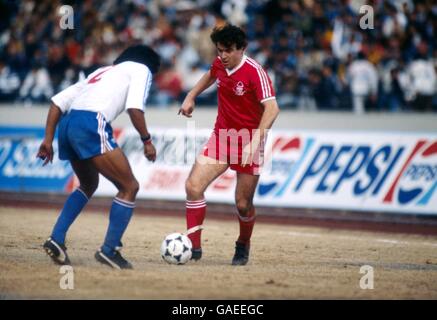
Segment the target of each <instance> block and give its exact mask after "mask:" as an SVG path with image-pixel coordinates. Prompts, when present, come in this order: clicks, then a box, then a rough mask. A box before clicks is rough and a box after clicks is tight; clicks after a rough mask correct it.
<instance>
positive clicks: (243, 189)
mask: <svg viewBox="0 0 437 320" xmlns="http://www.w3.org/2000/svg"><path fill="white" fill-rule="evenodd" d="M258 180H259V175H252V174H247V173H241V172H238V173H237V186H236V188H235V203H236V205H237V210H238V213H237V216H238V221H239V224H240V235H239V237H238V240H237V241H236V243H235V255H234V258H233V259H232V264H233V265H245V264H246V263H247V262H248V260H249V250H250V238H251V236H252V231H253V227H254V225H255V207H254V206H253V197H254V194H255V190H256V186H257V185H258Z"/></svg>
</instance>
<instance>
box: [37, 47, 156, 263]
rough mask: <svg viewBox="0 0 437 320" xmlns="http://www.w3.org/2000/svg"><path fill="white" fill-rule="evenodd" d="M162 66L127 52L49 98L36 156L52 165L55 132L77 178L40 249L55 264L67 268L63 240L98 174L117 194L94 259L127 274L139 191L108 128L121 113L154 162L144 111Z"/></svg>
mask: <svg viewBox="0 0 437 320" xmlns="http://www.w3.org/2000/svg"><path fill="white" fill-rule="evenodd" d="M159 65H160V57H159V55H158V54H157V53H156V52H155V51H153V50H152V49H151V48H149V47H147V46H144V45H136V46H132V47H129V48H127V49H126V50H125V51H124V52H122V53H121V55H120V56H119V57H118V58H117V59H116V60H115V61H114V64H113V65H112V66H107V67H102V68H99V69H97V70H96V71H94V72H93V73H91V74H90V75H89V76H88V77H87V78H86V79H85V80H83V81H79V82H78V83H76V84H74V85H72V86H70V87H68V88H67V89H65V90H63V91H61V92H60V93H58V94H56V95H55V96H54V97H52V105H51V106H50V110H49V113H48V116H47V123H46V129H45V137H44V140H43V142H42V144H41V146H40V148H39V151H38V154H37V157H39V158H41V159H42V160H44V164H43V165H46V164H47V163H48V162H51V161H52V160H53V147H52V143H53V139H54V134H55V130H56V126H57V125H58V123H59V128H58V145H59V158H60V159H61V160H68V161H70V163H71V166H72V168H73V170H74V172H75V174H76V176H77V177H78V179H79V182H80V185H79V187H78V188H77V189H76V190H75V191H74V192H73V193H71V194H70V196H69V197H68V199H67V201H66V202H65V204H64V207H63V209H62V211H61V213H60V215H59V217H58V219H57V222H56V224H55V226H54V228H53V231H52V234H51V236H50V238H49V239H48V240H47V241H46V242H45V243H44V245H43V247H44V249H45V251H46V252H47V254H48V255H49V256H50V257H51V258H52V260H53V261H54V262H55V263H57V264H70V259H69V257H68V255H67V252H66V250H67V249H66V246H65V238H66V234H67V231H68V228H69V227H70V226H71V224H72V223H73V222H74V220H75V219H76V217H77V216H78V215H79V214H80V212H81V211H82V209H83V207H84V206H85V205H86V203H87V202H88V200H89V199H90V198H91V196H92V195H93V193H94V191H95V190H96V189H97V186H98V184H99V173H101V174H102V175H103V176H104V177H105V178H107V179H108V180H109V181H111V182H112V183H113V184H114V185H115V187H116V188H117V189H118V193H117V195H116V196H115V198H114V200H113V202H112V206H111V210H110V214H109V227H108V230H107V233H106V237H105V240H104V242H103V245H102V246H101V248H100V249H99V250H98V251H97V252H96V253H95V258H96V259H97V260H98V261H99V262H101V263H103V264H107V265H109V266H111V267H112V268H116V269H131V268H132V264H131V263H129V262H128V261H127V260H126V259H124V258H123V257H122V255H121V254H120V249H121V247H122V243H121V238H122V236H123V233H124V231H125V230H126V228H127V226H128V224H129V221H130V218H131V216H132V213H133V209H134V207H135V197H136V194H137V192H138V189H139V185H138V181H137V180H136V179H135V177H134V175H133V173H132V169H131V167H130V165H129V162H128V160H127V158H126V156H125V155H124V153H123V152H122V151H121V149H120V148H119V147H118V146H117V143H116V142H115V140H114V138H113V136H112V128H111V125H110V123H111V122H112V121H113V120H114V119H115V118H116V117H117V116H118V115H119V114H120V113H122V112H123V111H124V110H126V111H127V112H128V114H129V117H130V120H131V122H132V124H133V126H134V127H135V129H136V130H137V131H138V133H139V135H140V137H141V140H142V141H143V143H144V155H145V157H146V158H147V159H148V160H149V161H155V159H156V150H155V147H154V146H153V144H152V139H151V136H150V134H149V132H148V130H147V126H146V121H145V119H144V110H145V104H146V100H147V97H148V95H149V90H150V86H151V83H152V75H153V74H155V73H156V72H157V71H158V69H159Z"/></svg>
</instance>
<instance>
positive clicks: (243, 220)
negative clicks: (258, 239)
mask: <svg viewBox="0 0 437 320" xmlns="http://www.w3.org/2000/svg"><path fill="white" fill-rule="evenodd" d="M238 222H240V236H239V237H238V240H237V241H238V242H240V243H244V244H246V245H248V244H250V237H251V236H252V230H253V226H254V225H255V208H254V207H252V209H250V211H249V212H248V214H247V216H246V217H242V216H240V214H238Z"/></svg>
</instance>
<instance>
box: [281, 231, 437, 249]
mask: <svg viewBox="0 0 437 320" xmlns="http://www.w3.org/2000/svg"><path fill="white" fill-rule="evenodd" d="M280 234H285V235H289V236H294V237H307V238H322V237H326V236H330V237H334V238H338V239H341V240H360V241H374V242H380V243H387V244H397V245H423V246H431V247H437V242H417V241H399V240H394V239H385V238H377V239H372V238H364V237H353V236H340V235H332V234H318V233H310V232H295V231H282V232H280Z"/></svg>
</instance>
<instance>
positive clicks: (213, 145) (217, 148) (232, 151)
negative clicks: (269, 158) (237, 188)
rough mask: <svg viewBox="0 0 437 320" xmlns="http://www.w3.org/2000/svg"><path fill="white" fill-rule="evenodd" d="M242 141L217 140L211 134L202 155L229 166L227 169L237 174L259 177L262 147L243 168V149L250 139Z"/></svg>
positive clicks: (224, 138)
mask: <svg viewBox="0 0 437 320" xmlns="http://www.w3.org/2000/svg"><path fill="white" fill-rule="evenodd" d="M243 140H244V139H243V138H241V137H238V138H237V137H236V138H235V139H232V138H230V137H223V138H222V139H219V138H218V137H217V135H216V134H215V133H214V132H213V133H212V134H211V137H210V138H209V140H208V142H207V143H206V144H205V146H204V147H203V152H202V154H203V155H204V156H205V157H208V158H212V159H215V160H218V161H220V162H224V163H227V164H229V167H230V168H231V169H232V170H235V171H237V172H240V173H246V174H251V175H260V174H261V169H262V166H263V161H264V145H262V146H261V148H259V149H258V150H257V151H256V152H255V155H254V156H253V158H252V162H251V163H249V164H247V165H245V166H244V167H243V166H242V165H241V158H242V154H243V148H244V146H245V145H246V144H247V143H248V142H249V141H250V139H247V141H243Z"/></svg>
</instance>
